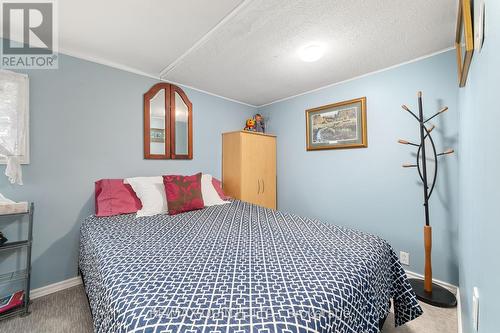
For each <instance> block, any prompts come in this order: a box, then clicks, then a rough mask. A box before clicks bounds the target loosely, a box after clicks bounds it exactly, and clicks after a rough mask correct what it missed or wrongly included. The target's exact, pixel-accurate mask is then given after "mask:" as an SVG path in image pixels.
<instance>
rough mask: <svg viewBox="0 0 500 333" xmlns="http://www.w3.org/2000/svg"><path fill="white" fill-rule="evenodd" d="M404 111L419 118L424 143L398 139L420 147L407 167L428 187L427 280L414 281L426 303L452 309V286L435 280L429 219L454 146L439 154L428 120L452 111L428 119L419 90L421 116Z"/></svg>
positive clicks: (426, 222) (453, 305) (418, 296)
mask: <svg viewBox="0 0 500 333" xmlns="http://www.w3.org/2000/svg"><path fill="white" fill-rule="evenodd" d="M402 108H403V110H405V111H407V112H408V113H410V114H411V115H412V116H413V118H415V119H416V120H417V121H418V123H419V127H420V144H417V143H413V142H410V141H406V140H401V139H400V140H399V141H398V142H399V143H401V144H404V145H411V146H415V147H418V150H417V163H416V164H403V168H417V170H418V175H419V177H420V180H421V181H422V183H423V189H424V211H425V226H424V249H425V268H424V280H422V279H410V284H411V285H412V287H413V290H414V291H415V293H416V294H417V298H418V299H419V300H421V301H422V302H425V303H428V304H431V305H434V306H438V307H445V308H451V307H455V306H456V305H457V300H456V298H455V295H453V293H451V292H450V291H449V290H448V289H446V288H443V287H441V286H440V285H437V284H435V283H432V260H431V259H432V255H431V251H432V227H431V224H430V218H429V199H430V197H431V195H432V193H433V191H434V186H435V185H436V180H437V171H438V158H439V157H440V156H445V155H449V154H452V153H454V150H453V149H448V150H446V151H444V152H442V153H437V151H436V146H435V145H434V140H433V139H432V135H431V132H432V131H433V130H434V128H435V126H434V125H432V126H430V127H429V128H427V126H426V123H427V122H429V121H430V120H431V119H433V118H434V117H437V116H439V115H440V114H442V113H443V112H446V111H448V107H444V108H442V109H441V110H439V111H438V112H436V113H435V114H434V115H433V116H431V117H429V118H427V119H425V118H424V111H423V107H422V92H421V91H419V92H418V116H417V115H416V114H415V113H413V112H412V111H411V110H410V109H409V108H408V107H407V106H406V105H402ZM426 140H428V141H429V143H430V147H431V148H432V153H433V155H434V163H435V166H434V175H433V179H432V184H430V186H429V181H428V178H427V156H426Z"/></svg>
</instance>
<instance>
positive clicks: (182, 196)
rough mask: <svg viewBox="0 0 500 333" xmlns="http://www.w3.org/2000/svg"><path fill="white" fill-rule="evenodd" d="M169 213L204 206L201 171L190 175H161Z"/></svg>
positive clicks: (173, 213)
mask: <svg viewBox="0 0 500 333" xmlns="http://www.w3.org/2000/svg"><path fill="white" fill-rule="evenodd" d="M163 183H164V185H165V193H166V195H167V202H168V213H169V214H170V215H175V214H179V213H182V212H188V211H190V210H195V209H202V208H203V207H205V204H204V203H203V196H202V193H201V173H197V174H196V175H192V176H178V175H168V176H163Z"/></svg>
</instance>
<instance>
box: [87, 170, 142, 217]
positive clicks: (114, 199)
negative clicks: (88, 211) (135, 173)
mask: <svg viewBox="0 0 500 333" xmlns="http://www.w3.org/2000/svg"><path fill="white" fill-rule="evenodd" d="M141 208H142V204H141V201H140V200H139V198H138V197H137V196H136V195H135V192H134V190H132V187H131V186H130V185H129V184H124V183H123V179H101V180H98V181H96V182H95V215H96V216H113V215H119V214H130V213H135V212H137V211H138V210H139V209H141Z"/></svg>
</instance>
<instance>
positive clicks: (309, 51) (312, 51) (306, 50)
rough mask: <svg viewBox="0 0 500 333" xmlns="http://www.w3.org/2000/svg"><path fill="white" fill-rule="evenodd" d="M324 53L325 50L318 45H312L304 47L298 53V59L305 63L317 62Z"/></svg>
mask: <svg viewBox="0 0 500 333" xmlns="http://www.w3.org/2000/svg"><path fill="white" fill-rule="evenodd" d="M324 53H325V48H324V46H323V45H321V44H319V43H313V44H309V45H306V46H304V47H303V48H301V49H300V51H299V56H300V59H302V60H303V61H305V62H313V61H317V60H319V59H320V58H321V57H322V56H323V54H324Z"/></svg>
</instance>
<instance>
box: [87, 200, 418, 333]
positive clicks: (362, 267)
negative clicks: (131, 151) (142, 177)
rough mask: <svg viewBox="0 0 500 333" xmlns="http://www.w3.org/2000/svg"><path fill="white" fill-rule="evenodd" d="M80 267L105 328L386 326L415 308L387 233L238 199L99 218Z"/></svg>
mask: <svg viewBox="0 0 500 333" xmlns="http://www.w3.org/2000/svg"><path fill="white" fill-rule="evenodd" d="M79 264H80V269H81V271H82V275H83V278H84V283H85V289H86V293H87V295H88V298H89V303H90V307H91V311H92V316H93V321H94V328H95V331H96V332H356V333H359V332H367V333H368V332H379V322H380V320H381V319H383V318H385V317H386V316H387V313H388V312H389V301H390V300H391V299H392V300H393V305H394V314H395V324H396V325H401V324H403V323H405V322H407V321H409V320H412V319H414V318H416V317H418V316H419V315H420V314H421V313H422V310H421V308H420V306H419V305H418V302H417V300H416V297H415V294H414V293H413V291H412V289H411V287H410V285H409V283H408V281H407V278H406V275H405V272H404V271H403V269H402V267H401V265H400V263H399V261H398V259H397V257H396V255H395V253H394V251H393V249H392V248H391V246H390V245H389V244H388V243H387V242H386V241H384V240H383V239H381V238H379V237H376V236H373V235H370V234H366V233H363V232H360V231H356V230H353V229H349V228H346V227H340V226H336V225H333V224H328V223H323V222H320V221H317V220H314V219H309V218H304V217H300V216H297V215H293V214H287V213H284V212H281V211H275V210H271V209H266V208H263V207H259V206H255V205H252V204H248V203H245V202H242V201H238V200H234V201H232V202H231V203H229V204H226V205H220V206H212V207H207V208H204V209H202V210H197V211H192V212H187V213H183V214H179V215H174V216H169V215H157V216H153V217H141V218H136V217H135V215H134V214H130V215H121V216H113V217H95V216H90V217H88V218H87V219H85V220H84V221H83V223H82V226H81V242H80V262H79Z"/></svg>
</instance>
